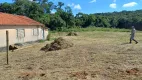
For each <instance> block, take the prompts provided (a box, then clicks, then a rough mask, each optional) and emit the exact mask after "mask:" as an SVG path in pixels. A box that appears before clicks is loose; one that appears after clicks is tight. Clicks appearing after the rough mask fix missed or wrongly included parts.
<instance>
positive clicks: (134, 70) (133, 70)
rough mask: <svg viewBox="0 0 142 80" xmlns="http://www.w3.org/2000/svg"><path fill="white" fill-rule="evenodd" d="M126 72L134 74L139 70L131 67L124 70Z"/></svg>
mask: <svg viewBox="0 0 142 80" xmlns="http://www.w3.org/2000/svg"><path fill="white" fill-rule="evenodd" d="M126 72H127V73H128V74H130V75H136V74H137V73H138V72H139V69H138V68H132V69H128V70H126Z"/></svg>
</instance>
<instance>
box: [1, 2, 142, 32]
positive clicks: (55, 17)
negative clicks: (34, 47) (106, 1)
mask: <svg viewBox="0 0 142 80" xmlns="http://www.w3.org/2000/svg"><path fill="white" fill-rule="evenodd" d="M52 10H54V11H55V13H54V14H52V13H51V12H52ZM0 12H5V13H12V14H17V15H24V16H27V17H30V18H32V19H34V20H36V21H39V22H41V23H42V24H45V25H46V26H47V27H48V28H50V29H51V30H57V31H65V30H67V29H69V30H71V29H74V28H75V29H76V27H79V28H81V29H82V30H84V28H87V29H88V27H89V26H92V27H93V28H94V27H103V28H107V29H108V28H126V29H129V28H131V26H135V27H136V29H137V30H142V27H141V25H142V10H136V11H121V12H112V13H96V14H84V13H80V12H79V13H78V14H76V15H75V16H74V15H73V13H72V9H71V8H70V7H69V6H65V5H64V3H63V2H58V4H57V5H55V4H54V3H53V2H52V1H51V2H49V0H34V1H29V0H14V3H0ZM77 30H80V29H78V28H77ZM85 30H86V29H85ZM93 30H94V29H93ZM102 30H103V29H102ZM114 31H115V30H114Z"/></svg>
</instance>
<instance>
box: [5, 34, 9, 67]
mask: <svg viewBox="0 0 142 80" xmlns="http://www.w3.org/2000/svg"><path fill="white" fill-rule="evenodd" d="M6 53H7V55H6V59H7V64H9V59H8V53H9V32H8V31H6Z"/></svg>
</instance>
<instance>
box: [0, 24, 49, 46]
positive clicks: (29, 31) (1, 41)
mask: <svg viewBox="0 0 142 80" xmlns="http://www.w3.org/2000/svg"><path fill="white" fill-rule="evenodd" d="M17 29H24V30H25V37H24V38H23V39H22V40H19V39H18V38H17ZM33 29H38V33H39V35H37V36H34V35H33ZM6 30H8V31H9V44H10V45H11V44H15V43H24V42H29V41H36V40H39V39H46V36H47V35H48V30H44V29H43V28H42V27H40V26H0V47H4V46H6ZM43 31H44V32H43ZM43 33H44V35H43Z"/></svg>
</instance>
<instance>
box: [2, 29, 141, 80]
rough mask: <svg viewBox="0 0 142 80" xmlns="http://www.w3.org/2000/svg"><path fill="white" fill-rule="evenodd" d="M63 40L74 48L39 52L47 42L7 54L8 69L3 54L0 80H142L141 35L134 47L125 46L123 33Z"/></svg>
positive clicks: (92, 34)
mask: <svg viewBox="0 0 142 80" xmlns="http://www.w3.org/2000/svg"><path fill="white" fill-rule="evenodd" d="M52 36H53V38H58V37H64V38H65V39H67V40H69V41H71V42H73V43H74V44H75V45H74V47H71V48H68V49H64V50H59V51H52V52H47V53H45V52H43V51H40V48H41V47H43V46H45V45H46V44H47V43H49V42H45V43H40V44H39V43H38V44H35V45H33V46H32V47H29V48H26V49H22V50H17V51H15V52H13V53H12V52H10V54H9V55H10V57H9V59H10V65H6V64H5V63H6V62H5V61H6V58H5V57H6V55H5V53H2V54H0V80H142V51H141V48H142V41H141V40H142V37H141V36H142V34H141V32H138V33H137V37H136V39H137V40H138V41H139V43H138V44H134V43H133V44H128V42H129V33H127V32H100V31H99V32H98V31H96V32H80V33H79V36H73V37H68V36H66V33H60V34H58V33H54V34H52Z"/></svg>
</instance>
